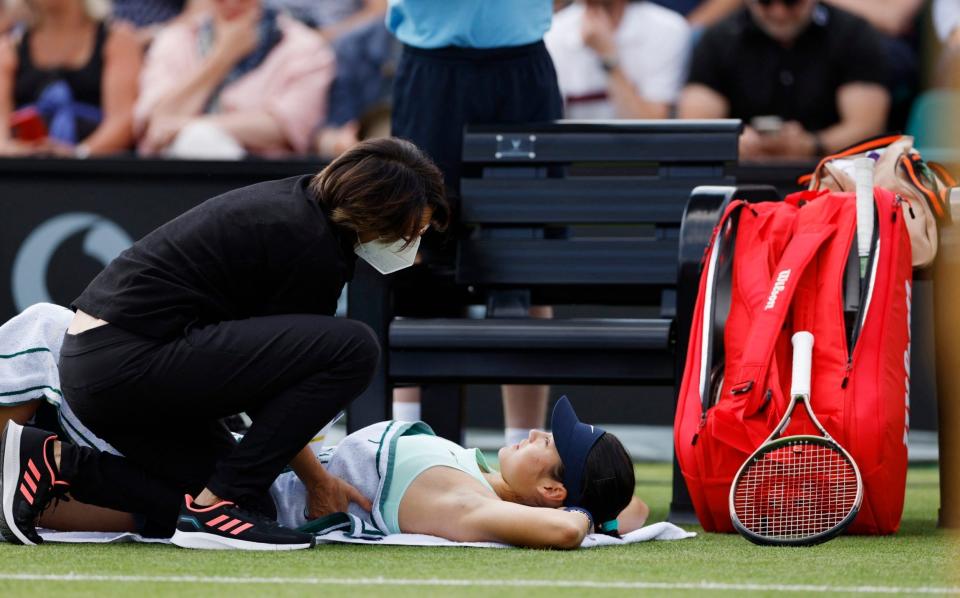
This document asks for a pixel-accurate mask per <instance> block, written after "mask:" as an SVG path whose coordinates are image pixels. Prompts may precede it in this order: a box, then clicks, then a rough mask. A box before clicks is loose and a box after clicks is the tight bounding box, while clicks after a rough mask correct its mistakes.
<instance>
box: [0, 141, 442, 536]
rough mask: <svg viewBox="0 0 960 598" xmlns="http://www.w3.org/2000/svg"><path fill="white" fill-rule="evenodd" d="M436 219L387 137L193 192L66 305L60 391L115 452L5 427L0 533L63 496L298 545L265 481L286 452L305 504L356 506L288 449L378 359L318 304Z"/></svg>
mask: <svg viewBox="0 0 960 598" xmlns="http://www.w3.org/2000/svg"><path fill="white" fill-rule="evenodd" d="M446 221H447V208H446V200H445V197H444V191H443V184H442V178H441V175H440V172H439V171H438V170H437V168H436V166H434V165H433V163H432V162H430V160H429V159H427V158H426V157H425V156H424V155H423V154H422V153H421V152H420V151H419V150H418V149H417V148H416V147H415V146H413V145H412V144H410V143H408V142H405V141H401V140H397V139H390V138H387V139H376V140H371V141H367V142H364V143H361V144H360V145H358V146H356V147H355V148H354V149H352V150H350V151H348V152H346V153H345V154H344V155H342V156H341V157H340V158H338V159H337V160H335V161H334V162H333V163H331V164H330V165H329V166H328V167H327V168H325V169H324V170H323V171H322V172H321V173H320V174H318V175H316V176H304V177H294V178H290V179H285V180H280V181H271V182H267V183H261V184H257V185H253V186H250V187H246V188H243V189H238V190H236V191H231V192H229V193H226V194H224V195H221V196H219V197H215V198H213V199H210V200H208V201H207V202H205V203H203V204H201V205H199V206H197V207H196V208H194V209H192V210H190V211H188V212H186V213H185V214H183V215H181V216H180V217H178V218H176V219H174V220H173V221H171V222H169V223H167V224H165V225H164V226H162V227H160V228H158V229H157V230H155V231H154V232H152V233H150V234H149V235H147V236H146V237H144V238H143V239H141V240H140V241H138V242H137V243H136V244H134V245H133V247H131V248H130V249H128V250H126V251H125V252H123V253H122V254H121V255H120V256H119V257H117V259H115V260H114V261H113V262H111V263H110V265H108V266H107V268H106V269H105V270H104V271H103V272H101V273H100V275H98V276H97V277H96V278H95V279H94V281H93V282H92V283H91V284H90V286H88V287H87V289H86V290H85V291H84V292H83V294H81V295H80V297H79V298H78V299H77V300H76V301H75V302H74V305H73V307H74V308H75V309H76V311H77V313H76V316H75V318H74V320H73V323H72V324H71V326H70V328H69V329H68V331H67V335H66V337H65V339H64V343H63V348H62V351H61V360H60V377H61V386H62V391H63V394H64V398H65V400H66V401H67V403H68V404H69V405H70V407H71V408H72V409H73V411H74V412H75V413H76V415H77V416H78V417H79V418H80V419H81V420H82V421H83V422H84V423H85V424H86V425H87V427H89V428H90V429H91V430H92V431H93V432H94V433H95V434H97V435H98V436H99V437H101V438H102V439H104V440H106V441H107V442H109V443H110V445H111V446H112V447H114V448H115V449H116V450H117V451H118V452H119V453H121V454H122V455H123V457H122V458H121V457H119V456H115V455H109V454H106V453H97V452H95V451H92V450H91V449H87V448H81V447H77V446H72V445H70V444H68V443H66V442H57V441H56V437H55V436H52V435H50V434H49V433H43V432H42V431H39V430H33V429H23V428H20V426H18V425H17V424H15V423H12V422H11V423H10V424H8V426H7V429H6V431H5V432H4V437H3V441H2V444H0V446H2V450H3V455H2V461H3V478H2V479H0V488H2V499H3V505H2V506H3V509H2V516H0V533H3V535H4V536H5V537H7V538H8V539H12V540H13V541H19V543H24V544H30V543H38V541H39V537H38V536H36V532H35V530H34V529H33V521H34V520H35V519H36V516H37V515H38V514H39V512H40V511H41V510H42V509H43V507H44V506H45V504H46V503H47V502H49V500H50V499H51V498H53V497H54V496H56V495H58V494H62V493H64V492H67V491H69V492H70V494H71V496H73V497H74V498H76V499H77V500H79V501H81V502H84V503H88V504H93V505H98V506H103V507H108V508H113V509H117V510H123V511H128V512H132V513H137V514H140V515H142V516H143V517H144V518H145V520H146V521H145V524H144V527H145V531H147V532H148V533H152V534H153V535H170V534H171V533H173V534H174V535H173V542H174V543H175V544H177V545H180V546H185V547H191V548H240V549H269V550H286V549H294V548H306V547H308V546H310V545H312V536H309V535H306V534H301V533H299V532H294V531H292V530H287V529H284V528H281V527H279V526H277V524H276V523H275V522H274V521H272V518H273V517H274V516H275V513H273V508H272V506H271V503H270V501H269V498H268V495H267V489H268V487H269V485H270V483H271V482H272V481H273V479H274V478H275V477H276V476H277V475H278V474H279V473H280V472H281V470H282V469H283V468H284V467H285V466H286V465H287V464H290V465H291V466H292V467H293V468H294V470H295V471H296V472H297V474H298V475H299V476H300V477H301V479H302V480H303V481H304V482H305V484H306V485H307V487H308V488H309V489H310V490H309V494H310V516H311V517H318V516H320V515H323V514H327V513H329V512H334V511H345V510H346V507H347V504H348V503H349V502H351V501H352V502H356V503H357V504H359V505H361V506H363V507H365V508H369V504H368V503H367V501H366V500H365V499H364V498H363V497H362V495H360V494H359V493H358V492H357V491H356V490H355V489H354V488H352V487H351V486H349V485H348V484H346V483H344V482H342V481H340V480H338V479H336V478H334V477H332V476H330V475H329V474H327V473H326V472H325V470H324V469H323V467H322V466H321V465H320V463H319V461H318V460H317V459H316V457H315V456H314V454H313V453H312V452H311V451H310V450H309V449H307V448H305V447H306V446H307V444H308V442H309V441H310V439H311V438H312V436H313V434H314V433H315V432H316V431H317V430H319V429H320V428H322V427H323V425H324V424H325V423H326V422H328V421H329V420H331V419H332V418H333V417H334V416H335V415H336V414H337V413H338V412H339V411H340V410H342V409H343V408H344V407H346V405H347V404H348V403H350V401H352V400H353V399H355V398H356V397H357V396H358V395H359V394H360V393H361V392H362V391H363V390H364V389H365V388H366V386H367V384H368V383H369V381H370V379H371V376H372V374H373V371H374V368H375V367H376V364H377V360H378V357H379V346H378V343H377V340H376V338H375V337H374V335H373V333H372V332H371V331H370V329H369V328H367V327H366V326H365V325H363V324H361V323H359V322H355V321H352V320H347V319H343V318H335V317H333V315H334V312H335V309H336V304H337V298H338V297H339V295H340V293H341V291H342V289H343V286H344V283H345V282H346V281H348V280H349V279H350V278H351V276H352V274H353V269H354V264H355V260H356V257H357V256H359V257H360V258H362V259H364V260H365V261H367V262H369V263H370V264H371V266H373V267H374V268H375V269H377V270H378V271H380V272H382V273H385V274H386V273H390V272H394V271H396V270H398V269H401V268H403V267H406V266H409V265H411V264H412V263H413V260H414V257H415V255H416V251H417V246H418V245H419V241H420V236H421V235H422V234H423V233H424V232H425V231H426V229H427V228H428V227H430V226H431V225H432V226H436V227H439V228H443V227H444V226H445V224H446ZM238 412H246V413H247V414H248V415H250V416H251V418H252V420H253V424H252V426H251V427H250V430H249V431H248V432H247V434H246V435H245V436H244V438H243V439H242V440H241V441H240V442H239V443H237V442H236V441H235V440H234V439H233V437H232V435H231V434H230V433H229V432H228V431H227V429H226V428H225V427H224V426H223V424H222V423H221V422H220V421H219V420H220V419H221V418H223V417H225V416H228V415H231V414H234V413H238ZM18 463H19V464H18ZM31 464H32V466H31ZM27 476H29V478H30V483H29V484H27V486H30V488H31V489H28V491H27V492H26V493H24V492H18V491H17V490H16V488H17V487H18V486H19V485H20V484H21V483H25V482H26V477H27ZM21 478H22V479H21ZM34 487H36V488H35V489H32V488H34ZM185 494H186V497H184V495H185ZM178 512H179V518H178ZM174 526H176V530H175V533H174Z"/></svg>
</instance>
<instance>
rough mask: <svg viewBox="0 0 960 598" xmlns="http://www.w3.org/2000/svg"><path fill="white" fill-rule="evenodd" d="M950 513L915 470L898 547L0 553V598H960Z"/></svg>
mask: <svg viewBox="0 0 960 598" xmlns="http://www.w3.org/2000/svg"><path fill="white" fill-rule="evenodd" d="M637 479H638V487H637V491H638V493H639V494H640V495H641V496H642V497H643V498H644V499H645V500H647V501H648V502H649V504H650V505H651V507H652V509H653V513H652V516H651V521H659V520H662V519H663V518H664V517H665V516H666V510H667V504H668V502H669V498H670V466H669V464H643V465H638V466H637ZM938 504H939V494H938V474H937V469H936V467H935V466H915V467H912V468H911V469H910V474H909V478H908V482H907V502H906V509H905V512H904V517H903V525H902V526H901V530H900V532H899V534H897V535H896V536H894V537H886V538H857V537H841V538H838V539H836V540H833V541H831V542H829V543H827V544H825V545H821V546H816V547H812V548H763V547H758V546H754V545H752V544H750V543H748V542H747V541H746V540H743V539H742V538H740V536H738V535H700V536H699V537H697V538H695V539H691V540H683V541H679V542H649V543H641V544H634V545H631V546H625V547H616V548H598V549H590V550H581V551H576V552H569V553H564V552H549V551H535V550H493V549H466V548H409V547H390V546H385V547H377V546H343V545H334V546H330V545H328V546H322V547H319V548H317V549H316V550H313V551H302V552H298V553H287V554H267V553H237V552H234V553H211V552H195V551H186V550H181V549H177V548H174V547H170V546H149V545H118V546H66V545H50V544H47V545H44V546H40V547H37V548H34V549H26V548H22V547H13V546H6V545H0V596H2V597H3V598H8V597H13V596H51V595H58V596H60V595H70V596H137V597H138V598H140V597H142V598H147V597H150V596H167V595H176V596H204V597H206V596H230V597H231V598H239V597H241V596H264V595H270V596H303V595H349V596H361V595H362V596H367V595H389V596H417V597H422V596H427V595H431V596H432V595H452V594H456V595H458V596H459V595H462V596H480V595H484V596H488V595H495V596H497V597H498V598H499V597H506V596H524V597H527V596H550V597H554V596H558V595H568V596H572V595H577V594H584V593H586V594H589V595H594V594H600V593H602V594H604V595H615V594H620V595H628V594H629V595H637V594H649V595H662V594H666V593H670V594H674V593H677V594H681V595H689V596H701V595H707V596H713V595H717V596H721V595H727V596H733V595H749V596H772V595H784V594H788V595H798V596H799V595H811V594H815V595H821V594H831V595H833V594H854V593H870V594H898V595H944V594H960V537H957V536H952V535H950V534H948V533H946V532H943V531H941V530H938V529H936V513H937V506H938ZM71 575H72V576H76V578H75V579H73V580H70V579H68V576H71ZM18 576H20V578H19V579H18V578H17V577H18Z"/></svg>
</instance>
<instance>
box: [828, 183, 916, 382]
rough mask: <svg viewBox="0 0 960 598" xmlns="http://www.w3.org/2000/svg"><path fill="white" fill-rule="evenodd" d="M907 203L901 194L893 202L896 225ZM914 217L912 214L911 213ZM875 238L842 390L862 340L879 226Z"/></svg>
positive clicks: (862, 289) (892, 212) (848, 379)
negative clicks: (864, 311)
mask: <svg viewBox="0 0 960 598" xmlns="http://www.w3.org/2000/svg"><path fill="white" fill-rule="evenodd" d="M904 201H907V205H908V206H909V204H910V202H909V201H908V200H905V199H904V198H903V196H902V195H900V194H899V193H898V194H897V195H896V197H895V198H894V200H893V205H894V208H895V209H894V210H891V214H890V220H891V221H892V222H893V223H894V224H896V222H897V214H899V213H900V210H901V209H902V206H903V202H904ZM911 215H912V212H911ZM879 219H880V218H879V214H877V220H878V221H879ZM874 236H875V239H874V240H872V241H871V244H870V259H869V261H868V262H867V278H865V279H864V284H863V285H862V287H861V289H860V305H859V306H858V307H857V319H856V322H857V324H856V326H854V328H853V334H852V335H851V336H850V342H849V343H848V344H847V367H846V369H845V370H844V374H843V380H842V381H841V382H840V388H843V389H845V388H847V386H848V385H849V383H850V372H852V371H853V352H854V351H856V348H857V342H858V341H859V340H860V333H861V332H862V331H863V325H864V321H863V319H864V318H863V309H864V307H866V302H867V296H868V295H869V290H870V289H869V288H868V287H869V285H870V276H869V275H870V273H871V272H872V271H873V261H874V260H875V259H877V255H876V250H877V243H878V242H879V241H880V228H879V226H877V227H874Z"/></svg>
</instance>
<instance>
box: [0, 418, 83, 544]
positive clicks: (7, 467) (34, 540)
mask: <svg viewBox="0 0 960 598" xmlns="http://www.w3.org/2000/svg"><path fill="white" fill-rule="evenodd" d="M56 439H57V436H56V435H55V434H51V433H50V432H46V431H44V430H38V429H36V428H26V427H24V426H21V425H19V424H17V423H15V422H13V421H8V422H7V425H6V427H5V428H4V430H3V435H2V436H0V534H3V537H4V539H6V540H7V541H8V542H12V543H14V544H26V545H28V546H32V545H35V544H41V543H42V542H43V539H42V538H41V537H40V535H39V534H37V530H36V523H37V519H38V518H39V517H40V514H41V513H43V510H44V509H45V508H46V507H47V505H48V504H50V501H51V500H53V499H54V498H58V497H60V496H63V494H65V493H66V491H67V488H68V487H69V485H68V484H67V483H66V482H64V481H62V480H59V479H58V472H56V471H55V468H54V464H53V443H54V441H56Z"/></svg>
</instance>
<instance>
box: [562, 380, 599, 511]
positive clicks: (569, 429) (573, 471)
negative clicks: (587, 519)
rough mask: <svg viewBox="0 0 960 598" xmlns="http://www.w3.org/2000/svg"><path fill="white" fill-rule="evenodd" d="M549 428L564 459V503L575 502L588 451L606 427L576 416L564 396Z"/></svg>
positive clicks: (576, 502)
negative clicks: (603, 427) (565, 494)
mask: <svg viewBox="0 0 960 598" xmlns="http://www.w3.org/2000/svg"><path fill="white" fill-rule="evenodd" d="M550 428H551V431H552V432H553V442H554V443H555V444H556V445H557V452H559V453H560V460H561V461H563V486H564V487H565V488H566V489H567V498H566V499H565V500H564V501H563V504H564V505H567V506H575V505H578V504H579V503H580V498H581V496H580V489H581V486H582V484H583V467H584V465H585V464H586V462H587V455H588V454H590V449H592V448H593V445H595V444H596V443H597V441H598V440H600V437H601V436H603V435H604V434H606V430H603V429H601V428H598V427H596V426H591V425H590V424H585V423H583V422H581V421H580V420H579V419H577V414H576V412H574V410H573V405H571V404H570V400H569V399H567V397H565V396H564V397H560V400H559V401H557V404H556V406H554V408H553V416H552V417H551V420H550Z"/></svg>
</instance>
